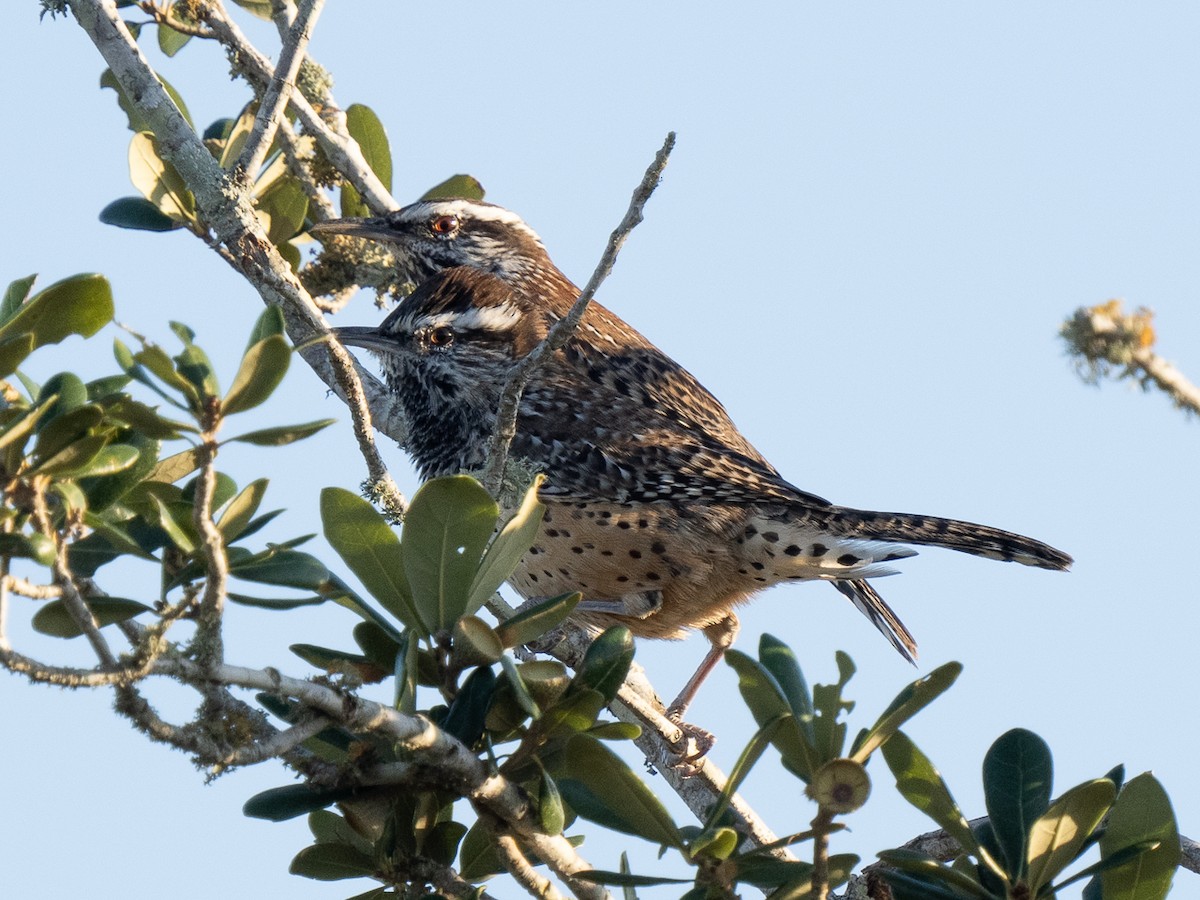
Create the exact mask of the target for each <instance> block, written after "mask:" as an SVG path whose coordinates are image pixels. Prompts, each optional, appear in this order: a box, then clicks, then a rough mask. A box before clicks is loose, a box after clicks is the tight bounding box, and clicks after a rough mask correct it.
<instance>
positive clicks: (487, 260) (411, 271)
mask: <svg viewBox="0 0 1200 900" xmlns="http://www.w3.org/2000/svg"><path fill="white" fill-rule="evenodd" d="M312 232H313V233H314V234H316V235H318V236H320V235H323V234H347V235H352V236H354V237H361V238H367V239H368V240H375V241H381V242H383V243H386V244H389V245H391V247H392V249H393V250H394V251H395V252H396V254H397V256H398V257H399V259H400V265H401V267H402V268H403V269H404V274H405V276H406V277H408V278H409V279H410V280H411V281H412V282H413V283H415V284H420V283H421V282H423V281H425V280H426V279H428V278H431V277H433V276H434V275H435V274H437V273H438V272H441V271H443V270H444V269H449V268H452V267H454V266H470V267H471V268H474V269H481V270H483V271H484V272H490V273H492V274H494V275H498V276H500V277H501V278H503V279H505V280H510V281H512V280H520V279H522V278H526V277H528V276H529V275H530V274H531V270H533V269H535V268H537V267H549V268H552V267H553V264H552V263H551V262H550V260H549V257H548V256H547V255H546V248H545V247H544V246H543V245H542V240H541V238H539V237H538V236H537V233H536V232H534V230H533V229H532V228H530V227H529V226H528V225H526V224H525V222H524V220H523V219H522V218H521V217H520V216H518V215H517V214H516V213H514V212H510V211H509V210H507V209H504V208H503V207H500V206H495V205H494V204H491V203H484V202H482V201H480V200H466V199H461V198H457V199H442V200H419V201H417V202H416V203H412V204H410V205H408V206H405V207H402V208H401V209H397V210H395V211H393V212H390V213H388V214H387V215H384V216H378V217H375V218H365V219H360V218H346V219H334V220H332V221H329V222H322V223H320V224H318V225H314V226H313V228H312Z"/></svg>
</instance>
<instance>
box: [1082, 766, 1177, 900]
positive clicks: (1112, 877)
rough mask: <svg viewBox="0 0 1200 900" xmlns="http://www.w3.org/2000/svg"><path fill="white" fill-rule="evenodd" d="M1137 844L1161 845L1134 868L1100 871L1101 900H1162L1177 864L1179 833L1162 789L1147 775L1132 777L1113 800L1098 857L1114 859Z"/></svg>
mask: <svg viewBox="0 0 1200 900" xmlns="http://www.w3.org/2000/svg"><path fill="white" fill-rule="evenodd" d="M1141 841H1160V842H1161V843H1160V844H1159V845H1158V847H1156V848H1155V849H1153V850H1149V851H1147V852H1145V853H1142V854H1141V855H1140V856H1138V857H1137V859H1136V861H1135V862H1133V863H1132V864H1129V865H1125V866H1122V867H1121V868H1118V869H1112V870H1109V871H1107V872H1104V874H1103V875H1102V876H1101V883H1102V884H1103V886H1104V900H1160V898H1163V897H1166V896H1167V893H1168V892H1169V891H1170V889H1171V879H1172V878H1173V876H1174V874H1175V870H1176V869H1177V868H1178V866H1179V857H1180V848H1179V830H1178V828H1177V826H1176V824H1175V814H1174V812H1173V811H1172V810H1171V801H1170V800H1169V799H1168V798H1167V794H1166V791H1164V790H1163V787H1162V785H1161V784H1159V783H1158V780H1157V779H1156V778H1155V777H1154V776H1153V775H1151V774H1150V773H1149V772H1146V773H1143V774H1141V775H1138V776H1137V777H1136V778H1133V779H1131V780H1130V781H1129V783H1128V784H1126V785H1125V787H1124V788H1122V790H1121V793H1120V794H1119V795H1118V796H1117V802H1116V803H1115V804H1114V805H1113V808H1112V812H1111V813H1110V814H1109V817H1108V822H1107V823H1106V825H1105V829H1104V834H1103V836H1102V837H1101V838H1100V853H1101V856H1102V857H1104V858H1109V857H1112V856H1116V854H1118V853H1120V852H1121V849H1122V848H1124V847H1127V846H1129V845H1131V844H1135V843H1138V842H1141Z"/></svg>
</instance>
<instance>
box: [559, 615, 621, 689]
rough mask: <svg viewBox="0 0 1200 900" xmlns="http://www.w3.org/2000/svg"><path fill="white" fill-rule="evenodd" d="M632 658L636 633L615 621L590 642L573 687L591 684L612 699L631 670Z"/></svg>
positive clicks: (578, 687) (585, 686) (587, 686)
mask: <svg viewBox="0 0 1200 900" xmlns="http://www.w3.org/2000/svg"><path fill="white" fill-rule="evenodd" d="M632 662H633V634H632V633H631V632H630V631H629V629H628V628H626V627H625V626H624V625H613V626H611V627H609V628H607V629H605V631H604V632H603V633H602V634H601V635H600V636H599V637H597V638H596V639H595V640H594V641H592V643H591V644H590V645H589V646H588V649H587V653H586V654H585V655H584V657H583V662H582V663H581V664H580V666H579V668H578V670H577V671H576V674H575V679H574V681H573V682H572V687H571V690H572V691H574V690H578V689H580V688H591V689H592V690H594V691H598V692H599V693H600V695H601V696H602V697H603V698H604V702H605V703H611V702H612V700H613V698H614V697H616V696H617V691H618V690H620V688H621V685H622V684H624V682H625V676H626V675H628V674H629V666H630V664H632Z"/></svg>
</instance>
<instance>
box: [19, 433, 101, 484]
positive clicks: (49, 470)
mask: <svg viewBox="0 0 1200 900" xmlns="http://www.w3.org/2000/svg"><path fill="white" fill-rule="evenodd" d="M107 443H108V437H107V436H106V435H91V436H89V437H84V438H80V439H79V440H77V441H76V442H75V443H73V444H68V445H67V446H66V447H64V448H63V449H62V450H60V451H58V452H57V453H55V454H54V455H53V456H51V457H50V458H49V459H47V460H46V461H45V462H42V463H39V464H38V465H36V466H34V467H33V468H31V469H30V470H29V472H30V474H35V475H54V476H57V477H59V478H65V477H68V476H72V475H86V474H87V473H88V469H89V468H90V467H91V466H92V464H93V463H94V462H95V461H96V460H97V459H98V458H99V456H100V453H101V451H103V450H104V447H105V445H106V444H107Z"/></svg>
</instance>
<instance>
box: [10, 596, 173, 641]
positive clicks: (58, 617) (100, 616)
mask: <svg viewBox="0 0 1200 900" xmlns="http://www.w3.org/2000/svg"><path fill="white" fill-rule="evenodd" d="M87 606H88V609H90V610H91V611H92V616H93V618H95V620H96V624H98V625H99V626H100V627H101V628H103V627H104V626H105V625H114V624H116V623H118V622H124V621H126V620H128V619H132V618H133V617H134V616H140V615H141V614H142V613H145V612H153V611H154V610H152V609H151V608H150V607H149V606H147V605H146V604H145V603H139V602H138V601H136V600H125V599H122V598H121V597H92V598H90V599H89V600H88V601H87ZM33 627H34V630H35V631H38V632H40V633H41V634H48V635H50V636H51V637H58V638H74V637H79V636H80V635H81V634H83V629H81V628H80V627H79V625H78V624H76V622H75V619H73V618H72V617H71V614H70V613H69V612H68V611H67V607H66V604H65V603H64V602H63V601H62V600H51V601H50V602H49V603H47V604H46V605H45V606H43V607H42V608H41V609H39V610H38V611H37V613H35V614H34V617H33Z"/></svg>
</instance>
